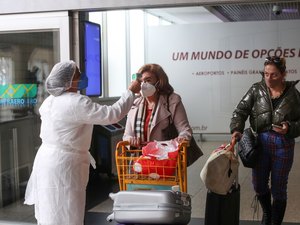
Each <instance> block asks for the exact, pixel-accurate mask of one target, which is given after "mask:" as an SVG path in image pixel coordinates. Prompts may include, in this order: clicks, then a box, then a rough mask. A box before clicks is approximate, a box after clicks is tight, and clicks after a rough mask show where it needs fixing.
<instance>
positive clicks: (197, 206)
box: [89, 141, 300, 224]
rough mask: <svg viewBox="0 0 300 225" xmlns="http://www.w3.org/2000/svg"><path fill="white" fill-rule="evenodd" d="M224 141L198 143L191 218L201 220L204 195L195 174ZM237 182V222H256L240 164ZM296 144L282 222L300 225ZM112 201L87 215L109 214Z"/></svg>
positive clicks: (247, 173)
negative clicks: (199, 154) (198, 153)
mask: <svg viewBox="0 0 300 225" xmlns="http://www.w3.org/2000/svg"><path fill="white" fill-rule="evenodd" d="M221 144H224V141H218V142H216V141H213V142H212V141H209V142H200V143H199V145H200V146H201V148H202V150H203V151H204V156H202V157H201V158H200V159H199V160H198V161H197V162H196V163H195V164H193V165H192V166H191V167H189V168H188V193H189V194H190V195H191V196H192V218H195V219H196V218H204V213H205V202H206V192H207V189H206V188H205V186H204V184H203V183H202V181H201V180H200V177H199V173H200V171H201V169H202V167H203V165H204V163H205V162H206V160H207V158H208V156H209V154H210V152H211V151H212V150H214V149H216V148H217V147H219V146H220V145H221ZM239 183H240V185H241V203H240V219H241V220H243V221H253V220H255V221H259V220H260V218H261V210H260V211H259V215H257V214H255V215H254V213H253V212H254V211H253V208H252V207H251V204H252V201H253V197H254V191H253V188H252V184H251V169H248V168H245V167H243V166H242V165H240V167H239ZM299 190H300V142H297V143H296V148H295V159H294V165H293V168H292V171H291V173H290V179H289V184H288V205H287V209H286V213H285V218H284V221H285V222H291V223H295V224H300V213H299V212H300V191H299ZM112 204H113V202H112V200H110V199H106V200H105V201H103V202H102V203H101V204H98V205H96V206H95V207H92V208H91V209H90V210H89V212H102V213H110V212H111V210H112Z"/></svg>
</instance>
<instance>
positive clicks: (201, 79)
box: [146, 20, 300, 133]
mask: <svg viewBox="0 0 300 225" xmlns="http://www.w3.org/2000/svg"><path fill="white" fill-rule="evenodd" d="M148 34H149V36H148V37H147V40H148V42H147V43H146V48H147V49H148V51H147V54H148V55H147V57H146V62H149V63H151V62H153V63H158V64H160V65H161V66H162V67H163V68H164V69H165V71H166V72H167V74H168V75H169V78H170V83H171V84H172V85H173V87H174V88H175V91H176V92H177V93H179V94H180V95H181V96H182V98H183V103H184V105H185V107H186V110H187V113H188V117H189V120H190V123H191V126H192V127H193V128H194V132H196V133H228V132H229V123H230V118H231V115H232V112H233V110H234V108H235V106H236V104H237V103H238V101H239V100H240V99H241V97H242V96H243V95H244V94H245V92H246V91H247V90H248V88H249V87H250V86H251V84H252V83H254V82H257V81H260V80H261V75H260V73H259V71H262V70H263V63H264V60H265V57H266V56H267V55H268V52H269V53H270V55H274V53H275V52H276V53H277V54H278V56H285V57H287V69H288V76H287V78H288V79H291V80H295V79H299V78H300V76H299V73H300V63H299V59H300V39H299V37H300V21H297V20H295V21H265V22H240V23H222V24H219V23H214V24H199V25H174V26H160V27H150V28H149V31H148ZM209 51H211V52H217V54H218V56H219V57H216V58H215V59H213V58H210V59H208V58H206V59H205V58H204V59H201V58H197V56H198V55H197V54H198V53H199V54H201V53H206V52H209ZM241 52H243V54H242V55H241V54H240V53H241ZM298 86H299V85H298Z"/></svg>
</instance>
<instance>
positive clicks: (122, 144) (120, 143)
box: [117, 141, 130, 149]
mask: <svg viewBox="0 0 300 225" xmlns="http://www.w3.org/2000/svg"><path fill="white" fill-rule="evenodd" d="M125 145H130V143H129V141H119V142H118V143H117V149H118V148H120V147H121V146H125Z"/></svg>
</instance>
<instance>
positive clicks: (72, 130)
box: [24, 61, 140, 225]
mask: <svg viewBox="0 0 300 225" xmlns="http://www.w3.org/2000/svg"><path fill="white" fill-rule="evenodd" d="M86 87H87V77H86V76H85V75H83V74H81V73H80V71H79V69H78V67H77V66H76V64H75V62H73V61H66V62H60V63H57V64H56V65H55V66H54V67H53V69H52V71H51V73H50V75H49V76H48V78H47V79H46V89H47V91H48V92H49V94H50V96H49V97H48V98H46V99H45V101H44V102H43V104H42V106H41V107H40V109H39V111H40V114H41V120H42V124H41V133H40V137H41V139H42V145H41V147H40V148H39V150H38V152H37V154H36V157H35V160H34V164H33V170H32V173H31V176H30V179H29V181H28V185H27V188H26V194H25V202H24V203H25V204H28V205H32V204H34V205H35V217H36V219H37V221H38V224H39V225H82V224H83V220H84V213H85V197H86V186H87V183H88V178H89V166H90V162H91V160H90V154H89V147H90V144H91V137H92V131H93V125H94V124H101V125H107V124H112V123H116V122H118V121H119V120H121V119H122V118H123V117H125V116H126V114H127V113H128V111H129V110H130V108H131V106H132V103H133V100H134V93H139V91H140V83H139V82H138V81H133V82H132V83H131V85H130V86H129V88H128V89H129V90H127V91H126V92H125V93H124V94H123V95H122V96H121V98H120V99H119V100H118V101H117V102H116V103H115V104H113V105H111V106H106V105H100V104H98V103H95V102H92V101H91V99H90V98H89V97H87V96H85V95H81V94H79V93H77V91H78V90H81V89H84V88H86Z"/></svg>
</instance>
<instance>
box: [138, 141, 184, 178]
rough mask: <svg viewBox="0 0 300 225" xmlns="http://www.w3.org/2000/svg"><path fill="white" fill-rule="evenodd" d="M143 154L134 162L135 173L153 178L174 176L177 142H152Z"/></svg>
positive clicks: (144, 148) (144, 149)
mask: <svg viewBox="0 0 300 225" xmlns="http://www.w3.org/2000/svg"><path fill="white" fill-rule="evenodd" d="M142 153H143V155H141V156H140V157H139V158H138V159H137V160H136V161H135V162H134V165H133V169H134V171H135V172H137V173H140V174H144V175H151V176H152V177H153V178H159V177H161V176H174V174H175V170H176V165H177V157H178V143H177V142H175V141H173V140H172V141H164V142H150V143H148V144H147V145H146V146H144V147H143V149H142Z"/></svg>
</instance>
